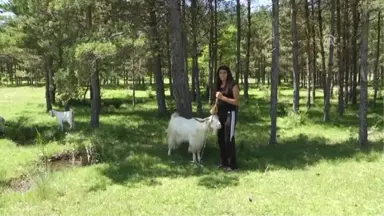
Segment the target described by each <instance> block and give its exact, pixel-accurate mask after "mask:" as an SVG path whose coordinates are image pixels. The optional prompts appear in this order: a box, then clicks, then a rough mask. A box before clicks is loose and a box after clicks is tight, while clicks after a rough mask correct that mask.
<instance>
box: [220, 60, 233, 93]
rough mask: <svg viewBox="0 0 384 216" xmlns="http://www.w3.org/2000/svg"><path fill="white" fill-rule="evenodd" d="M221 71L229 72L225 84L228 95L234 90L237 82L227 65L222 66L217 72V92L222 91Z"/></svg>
mask: <svg viewBox="0 0 384 216" xmlns="http://www.w3.org/2000/svg"><path fill="white" fill-rule="evenodd" d="M221 70H225V71H227V83H226V84H225V87H224V88H225V93H226V94H228V92H231V91H232V88H233V86H234V85H236V82H235V80H234V79H233V76H232V72H231V69H229V67H228V66H227V65H221V66H220V67H219V68H218V69H217V72H216V80H217V83H216V91H220V89H221V84H222V82H221V79H220V71H221Z"/></svg>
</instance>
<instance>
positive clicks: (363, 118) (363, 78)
mask: <svg viewBox="0 0 384 216" xmlns="http://www.w3.org/2000/svg"><path fill="white" fill-rule="evenodd" d="M364 4H365V5H364V6H363V14H362V15H363V16H362V19H363V24H362V32H361V69H360V130H359V143H360V145H361V146H367V145H368V121H367V112H368V111H367V110H368V86H367V84H368V81H367V74H368V59H367V58H368V34H369V8H368V3H364Z"/></svg>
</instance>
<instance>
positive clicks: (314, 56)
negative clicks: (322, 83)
mask: <svg viewBox="0 0 384 216" xmlns="http://www.w3.org/2000/svg"><path fill="white" fill-rule="evenodd" d="M314 5H315V2H314V0H311V9H312V11H311V19H310V20H314V19H315V6H314ZM313 23H314V22H313ZM311 33H312V51H313V56H312V57H313V59H312V60H313V61H312V65H313V71H312V98H313V103H315V101H316V73H317V64H316V55H317V49H316V31H315V25H311Z"/></svg>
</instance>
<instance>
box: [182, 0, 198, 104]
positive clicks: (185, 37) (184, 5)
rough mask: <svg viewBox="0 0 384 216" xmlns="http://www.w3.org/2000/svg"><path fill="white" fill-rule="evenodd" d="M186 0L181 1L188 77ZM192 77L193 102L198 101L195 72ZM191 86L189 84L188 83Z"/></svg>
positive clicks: (183, 40) (185, 64) (185, 65)
mask: <svg viewBox="0 0 384 216" xmlns="http://www.w3.org/2000/svg"><path fill="white" fill-rule="evenodd" d="M185 1H186V0H181V26H182V28H181V34H182V43H183V50H184V70H185V72H186V73H187V76H188V74H189V71H188V69H189V68H188V36H187V16H186V7H187V6H186V3H185ZM191 75H192V86H191V92H190V94H191V100H192V101H196V89H195V77H194V74H193V72H192V73H191ZM188 85H189V83H188Z"/></svg>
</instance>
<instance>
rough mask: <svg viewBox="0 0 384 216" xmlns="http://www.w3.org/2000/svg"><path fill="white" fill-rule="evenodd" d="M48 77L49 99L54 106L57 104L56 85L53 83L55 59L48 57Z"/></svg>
mask: <svg viewBox="0 0 384 216" xmlns="http://www.w3.org/2000/svg"><path fill="white" fill-rule="evenodd" d="M47 61H48V76H49V99H50V100H51V103H52V104H55V102H56V99H55V85H54V81H53V57H52V56H48V60H47Z"/></svg>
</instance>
